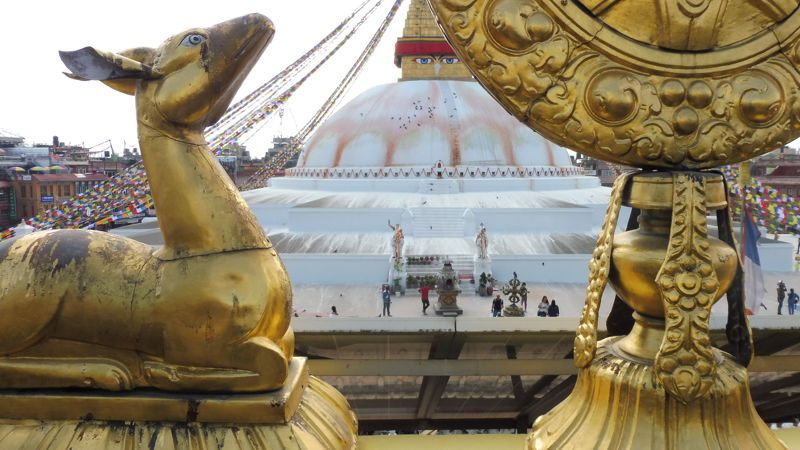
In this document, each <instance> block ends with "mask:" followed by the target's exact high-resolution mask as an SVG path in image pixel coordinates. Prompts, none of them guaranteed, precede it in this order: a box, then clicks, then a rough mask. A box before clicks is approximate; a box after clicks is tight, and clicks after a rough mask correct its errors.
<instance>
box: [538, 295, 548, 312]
mask: <svg viewBox="0 0 800 450" xmlns="http://www.w3.org/2000/svg"><path fill="white" fill-rule="evenodd" d="M549 308H550V302H549V301H548V300H547V296H546V295H545V296H543V297H542V301H541V302H539V308H538V312H537V313H536V315H537V316H539V317H547V310H548V309H549Z"/></svg>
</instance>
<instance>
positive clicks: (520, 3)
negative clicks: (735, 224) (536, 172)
mask: <svg viewBox="0 0 800 450" xmlns="http://www.w3.org/2000/svg"><path fill="white" fill-rule="evenodd" d="M587 3H591V4H590V5H588V6H589V7H590V8H592V7H594V8H605V9H603V11H607V12H608V13H609V14H611V13H613V11H614V10H616V8H617V6H616V5H617V4H620V5H622V4H624V3H626V2H617V3H615V4H614V5H610V4H609V2H599V1H595V2H587ZM664 3H670V4H671V5H672V7H674V8H675V9H681V8H682V11H684V12H683V13H681V15H683V14H689V15H690V16H691V15H692V14H697V13H699V14H701V15H702V17H705V15H709V14H712V15H713V14H714V12H713V11H714V10H715V8H718V7H720V6H719V5H720V4H721V3H720V1H716V0H712V1H703V0H681V1H676V0H670V1H669V2H664ZM723 3H724V2H723ZM744 3H746V5H744V6H742V8H744V9H743V10H748V11H749V10H751V9H753V8H754V7H753V6H752V4H751V2H744ZM773 3H775V2H773ZM778 3H781V5H777V4H776V5H775V8H777V10H780V11H786V10H789V11H794V8H789V6H791V5H788V6H787V5H785V4H783V3H785V2H778ZM791 3H792V4H793V5H795V6H796V4H797V2H796V1H794V0H793V1H792V2H791ZM431 4H432V5H433V7H434V10H435V11H436V12H437V14H438V16H439V19H440V21H441V24H442V26H443V28H444V30H445V34H446V35H447V37H448V39H449V40H450V41H451V43H452V44H453V47H454V48H455V49H456V52H457V53H458V54H459V56H460V57H461V59H462V61H464V62H465V63H466V64H467V65H468V66H469V67H470V68H471V70H472V71H473V73H474V74H475V76H476V77H477V78H478V80H479V81H480V82H481V83H482V84H483V85H484V86H485V87H486V88H487V89H488V90H489V91H490V92H491V93H492V94H493V95H494V96H495V97H496V98H497V99H498V100H499V101H500V103H502V104H503V105H504V106H505V108H506V109H508V110H509V111H510V112H511V113H512V114H514V115H515V116H516V117H517V118H519V119H520V120H522V121H523V122H525V123H527V124H528V125H530V126H531V127H532V128H534V129H537V130H538V131H540V132H541V133H542V134H543V135H544V136H545V137H547V138H548V139H551V140H553V141H555V142H557V143H559V144H561V145H564V146H567V147H569V148H572V149H574V150H576V151H579V152H582V153H586V154H589V155H592V156H595V157H597V158H600V159H604V160H607V161H612V162H616V163H622V164H628V165H632V166H637V167H643V168H655V167H662V168H710V167H714V166H718V165H721V164H727V163H733V162H737V161H742V160H744V159H748V158H751V157H754V156H757V155H760V154H763V153H766V152H768V151H770V150H772V149H773V148H775V147H778V146H780V145H783V144H786V143H788V142H790V141H792V140H793V139H795V138H796V137H797V136H798V135H800V92H799V91H800V90H798V87H797V86H798V83H799V82H800V74H799V73H798V70H797V68H798V65H800V55H798V42H800V32H798V28H800V27H798V24H800V13H798V12H797V11H794V12H792V13H791V14H789V12H786V14H783V15H781V21H779V22H775V21H774V20H773V19H768V22H769V23H770V24H774V30H773V31H764V30H762V28H759V29H758V30H752V33H751V34H752V35H747V36H745V38H746V39H745V38H742V39H744V40H741V39H739V40H737V41H736V42H735V43H731V44H730V45H727V46H724V47H717V46H716V45H717V44H714V45H712V46H711V48H710V49H709V50H708V51H706V52H703V53H696V52H692V51H689V50H684V51H668V50H664V49H660V48H657V47H654V46H652V45H649V42H648V43H644V42H642V43H640V42H636V41H633V40H630V39H627V38H625V37H624V36H622V35H620V34H618V33H615V32H612V31H610V30H609V29H608V28H607V26H606V25H604V23H603V22H602V20H600V19H599V18H597V17H594V16H592V15H591V14H588V13H587V12H586V11H585V10H583V9H581V8H579V7H577V6H576V5H574V4H573V2H560V1H555V0H431ZM680 5H683V6H682V7H681V6H680ZM748 5H749V6H748ZM731 8H734V9H735V7H734V6H733V5H730V4H729V5H728V6H727V8H726V10H728V11H730V10H731ZM756 9H758V8H756ZM701 10H702V12H700V11H701ZM670 11H671V10H670ZM641 13H642V14H645V17H643V18H642V20H641V21H640V20H638V17H637V20H636V21H634V20H631V19H632V17H630V16H625V17H627V19H626V20H628V22H627V23H629V24H630V26H636V27H639V26H641V25H645V26H654V27H656V26H657V25H654V24H658V23H659V22H658V21H657V20H656V19H655V18H650V17H648V16H646V12H644V11H641ZM620 14H621V13H620ZM676 14H677V13H670V14H669V15H668V16H667V19H668V21H669V23H670V24H673V25H674V24H675V23H676V22H679V21H680V20H679V18H677V16H676ZM738 14H739V13H737V15H736V16H735V17H731V18H725V19H724V21H723V25H720V26H722V29H724V30H729V28H730V27H729V26H727V25H724V24H725V23H727V21H728V20H739V19H741V17H740V16H739V15H738ZM787 15H788V17H787ZM604 17H605V16H604ZM620 17H621V19H620V20H622V17H623V16H620ZM726 17H727V16H726ZM667 19H664V20H667ZM687 20H688V19H687ZM765 20H767V19H765ZM734 23H737V24H738V23H739V22H734ZM729 31H730V30H729ZM712 34H713V33H712ZM678 35H679V36H681V37H682V38H686V36H688V34H687V33H686V32H680V33H678ZM692 36H695V35H692ZM698 39H699V38H698ZM787 55H788V57H787Z"/></svg>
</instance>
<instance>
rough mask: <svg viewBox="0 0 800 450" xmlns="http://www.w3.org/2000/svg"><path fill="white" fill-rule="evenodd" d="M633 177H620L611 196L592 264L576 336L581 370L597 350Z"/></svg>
mask: <svg viewBox="0 0 800 450" xmlns="http://www.w3.org/2000/svg"><path fill="white" fill-rule="evenodd" d="M628 178H629V174H623V175H620V176H619V177H617V180H616V181H615V182H614V188H613V190H612V192H611V200H610V201H609V204H608V210H607V211H606V218H605V221H604V222H603V227H602V229H601V230H600V235H599V236H598V237H597V245H596V246H595V248H594V252H593V253H592V260H591V261H589V284H588V286H587V287H586V303H585V304H584V305H583V312H582V313H581V322H580V325H579V326H578V331H577V333H576V335H575V345H574V354H575V365H576V366H577V367H579V368H583V367H586V366H588V365H589V364H590V363H591V362H592V359H593V358H594V353H595V351H596V350H597V322H598V313H599V311H600V300H601V299H602V297H603V291H605V289H606V285H607V284H608V274H609V271H610V270H611V247H612V245H613V243H614V242H613V240H614V233H615V232H616V231H617V220H618V219H619V211H620V208H621V206H622V194H623V191H624V190H625V185H626V184H627V182H628Z"/></svg>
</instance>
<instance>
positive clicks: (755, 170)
mask: <svg viewBox="0 0 800 450" xmlns="http://www.w3.org/2000/svg"><path fill="white" fill-rule="evenodd" d="M750 176H751V177H753V178H754V179H756V180H758V181H761V182H762V183H764V184H767V185H769V186H770V187H772V188H775V189H776V190H778V191H779V192H780V193H781V194H786V195H791V196H793V197H798V196H800V151H798V150H797V149H793V148H791V147H783V148H781V149H779V150H776V151H774V152H772V153H769V154H767V155H764V156H762V157H761V158H758V159H756V160H754V161H753V162H752V163H751V166H750Z"/></svg>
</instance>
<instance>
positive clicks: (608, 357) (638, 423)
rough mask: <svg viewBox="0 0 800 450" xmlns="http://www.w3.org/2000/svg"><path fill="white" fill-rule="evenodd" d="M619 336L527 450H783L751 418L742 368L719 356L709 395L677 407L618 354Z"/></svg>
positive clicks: (601, 348)
mask: <svg viewBox="0 0 800 450" xmlns="http://www.w3.org/2000/svg"><path fill="white" fill-rule="evenodd" d="M618 341H620V338H619V337H613V338H608V339H605V340H604V341H602V342H600V343H599V344H598V349H597V355H596V356H595V358H594V360H593V361H592V363H591V365H590V366H589V367H587V368H586V369H582V370H581V371H580V372H579V373H578V380H577V383H576V384H575V388H574V390H573V391H572V393H571V394H570V396H569V397H568V398H567V399H566V400H564V401H563V402H562V403H561V404H559V405H558V406H556V407H555V408H553V410H551V411H550V412H549V413H548V414H546V415H544V416H542V417H540V418H539V419H538V420H536V422H535V423H534V425H533V432H532V434H531V435H530V436H529V437H528V440H527V448H528V449H536V450H540V449H556V448H557V449H584V448H586V449H637V450H643V449H675V450H679V449H680V450H683V449H715V450H716V449H719V450H729V449H734V448H735V449H785V448H786V446H785V445H784V444H783V443H782V442H781V441H780V440H779V439H778V438H776V437H775V435H774V434H773V433H772V432H771V431H770V429H769V428H768V427H767V425H766V424H765V423H764V421H762V420H761V418H760V417H759V416H758V413H757V412H756V410H755V407H754V406H753V402H752V400H751V398H750V386H749V382H748V378H747V370H746V369H744V368H743V367H742V366H740V365H739V364H737V363H736V362H734V361H733V360H732V359H731V358H730V356H728V355H727V354H724V353H722V352H718V351H715V353H716V354H717V356H718V357H717V361H718V366H717V375H718V376H717V377H716V379H715V384H714V385H713V387H712V388H711V391H710V393H709V395H708V396H707V397H706V398H704V399H700V400H696V401H694V402H690V403H688V404H683V403H681V402H680V401H678V400H676V399H675V398H672V397H669V396H667V395H666V393H665V391H664V388H663V386H661V385H660V384H659V383H658V382H657V380H656V375H655V373H654V371H653V366H652V364H651V363H649V362H648V361H646V360H636V359H635V358H633V357H630V356H627V355H624V354H623V352H622V351H621V350H620V349H619V347H618V346H616V345H615V343H617V342H618Z"/></svg>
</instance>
